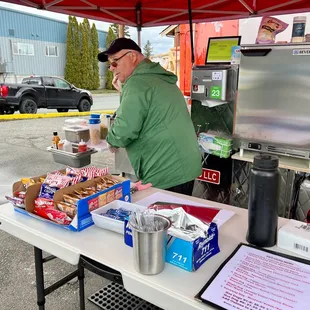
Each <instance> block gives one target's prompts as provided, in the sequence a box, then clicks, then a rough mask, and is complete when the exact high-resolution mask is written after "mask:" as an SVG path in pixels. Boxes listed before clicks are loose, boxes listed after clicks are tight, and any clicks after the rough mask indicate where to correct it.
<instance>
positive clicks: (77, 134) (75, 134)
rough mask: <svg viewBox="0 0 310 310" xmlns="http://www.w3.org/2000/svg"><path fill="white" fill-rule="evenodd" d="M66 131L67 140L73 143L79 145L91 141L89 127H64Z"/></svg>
mask: <svg viewBox="0 0 310 310" xmlns="http://www.w3.org/2000/svg"><path fill="white" fill-rule="evenodd" d="M64 131H65V138H66V140H68V141H70V142H73V143H79V142H80V141H82V140H83V141H85V142H87V141H88V140H89V139H90V133H89V128H88V126H87V125H86V126H82V125H72V126H67V127H64Z"/></svg>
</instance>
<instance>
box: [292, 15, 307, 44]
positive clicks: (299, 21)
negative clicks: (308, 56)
mask: <svg viewBox="0 0 310 310" xmlns="http://www.w3.org/2000/svg"><path fill="white" fill-rule="evenodd" d="M306 23H307V17H306V16H296V17H294V20H293V30H292V40H291V42H292V43H301V42H304V41H305V30H306Z"/></svg>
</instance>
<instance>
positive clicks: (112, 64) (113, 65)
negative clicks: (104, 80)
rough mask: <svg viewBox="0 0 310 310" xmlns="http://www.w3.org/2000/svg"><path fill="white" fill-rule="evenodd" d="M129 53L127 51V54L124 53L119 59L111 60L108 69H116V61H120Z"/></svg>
mask: <svg viewBox="0 0 310 310" xmlns="http://www.w3.org/2000/svg"><path fill="white" fill-rule="evenodd" d="M129 53H131V51H129V52H127V53H125V54H124V55H122V56H121V57H118V58H115V59H113V61H112V62H110V64H109V65H108V68H110V67H114V68H116V67H117V65H118V63H117V62H118V61H119V60H120V59H122V58H123V57H124V56H126V55H127V54H129Z"/></svg>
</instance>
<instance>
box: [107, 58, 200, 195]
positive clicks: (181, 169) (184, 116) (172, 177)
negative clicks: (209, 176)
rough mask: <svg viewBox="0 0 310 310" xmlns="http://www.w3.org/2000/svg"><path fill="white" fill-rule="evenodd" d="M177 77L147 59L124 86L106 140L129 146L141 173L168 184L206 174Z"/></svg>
mask: <svg viewBox="0 0 310 310" xmlns="http://www.w3.org/2000/svg"><path fill="white" fill-rule="evenodd" d="M176 82H177V77H176V76H175V75H174V74H173V73H171V72H168V71H166V70H165V69H164V68H163V67H161V66H160V65H159V64H158V63H153V62H151V61H149V60H144V61H142V62H141V63H140V64H139V65H138V66H137V68H136V69H135V70H134V72H133V73H132V75H130V77H129V78H128V79H127V80H126V81H125V83H124V85H123V87H122V94H121V104H120V107H119V108H118V110H117V112H116V115H117V117H116V119H115V121H114V123H113V125H112V126H111V128H110V130H109V133H108V136H107V142H108V143H109V144H110V145H111V146H114V147H118V148H126V150H127V153H128V157H129V160H130V162H131V164H132V166H133V169H134V171H135V173H136V177H137V178H138V179H139V180H141V181H142V182H143V184H146V183H152V184H153V186H154V187H157V188H161V189H167V188H170V187H173V186H176V185H180V184H183V183H186V182H189V181H191V180H194V179H195V178H196V177H198V176H199V175H201V172H202V166H201V154H200V151H199V147H198V142H197V138H196V134H195V130H194V126H193V123H192V121H191V118H190V115H189V113H188V109H187V106H186V103H185V100H184V97H183V95H182V92H181V91H180V89H179V88H178V87H177V85H176Z"/></svg>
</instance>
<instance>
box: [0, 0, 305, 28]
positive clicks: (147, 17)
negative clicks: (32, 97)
mask: <svg viewBox="0 0 310 310" xmlns="http://www.w3.org/2000/svg"><path fill="white" fill-rule="evenodd" d="M6 2H10V3H15V4H20V5H25V6H29V7H33V8H37V9H41V10H48V11H53V12H58V13H63V14H68V15H75V16H80V17H86V18H90V19H96V20H101V21H105V22H111V23H117V24H126V25H128V26H137V27H138V28H140V27H151V26H161V25H175V24H186V23H188V22H189V20H190V18H189V15H190V14H189V11H188V9H190V11H191V16H192V21H193V22H195V23H199V22H209V21H218V20H225V19H241V18H247V17H252V16H264V15H269V16H270V15H280V14H288V13H300V12H309V11H310V0H52V1H48V0H12V1H6Z"/></svg>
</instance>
